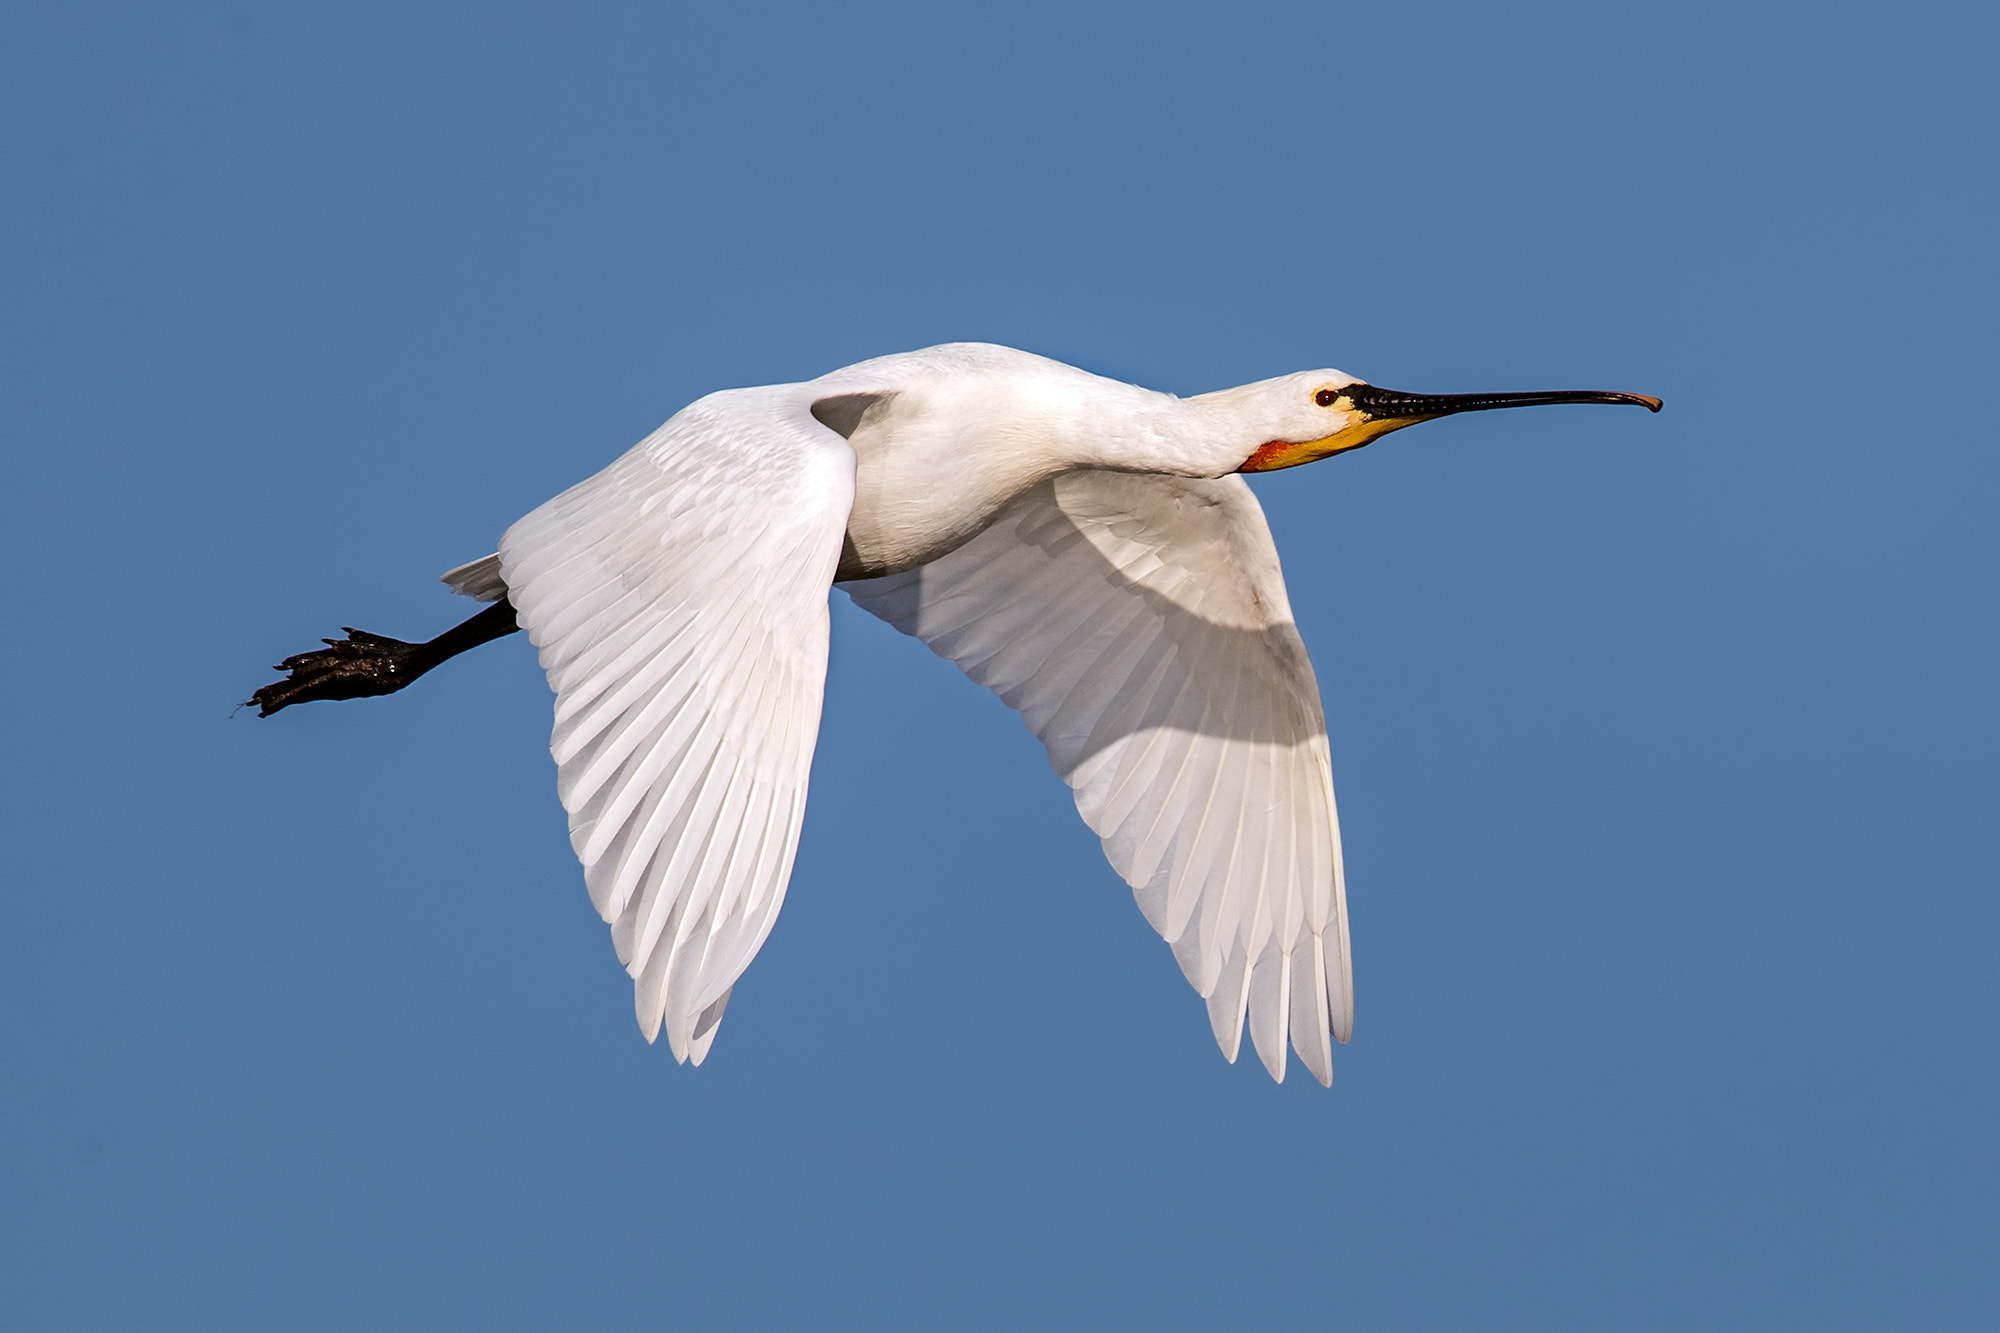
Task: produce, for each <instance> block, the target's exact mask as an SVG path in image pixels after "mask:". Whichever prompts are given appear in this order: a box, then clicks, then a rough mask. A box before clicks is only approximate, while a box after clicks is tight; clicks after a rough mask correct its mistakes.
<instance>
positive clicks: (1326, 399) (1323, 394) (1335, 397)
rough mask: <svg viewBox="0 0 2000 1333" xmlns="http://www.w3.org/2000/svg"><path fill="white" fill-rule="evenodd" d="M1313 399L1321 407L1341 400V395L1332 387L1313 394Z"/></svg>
mask: <svg viewBox="0 0 2000 1333" xmlns="http://www.w3.org/2000/svg"><path fill="white" fill-rule="evenodd" d="M1313 401H1314V402H1315V403H1318V404H1319V405H1320V406H1321V407H1332V406H1333V405H1334V404H1335V403H1337V402H1339V401H1340V395H1339V394H1338V393H1336V392H1335V391H1334V390H1332V389H1321V390H1320V391H1319V392H1318V393H1316V394H1314V395H1313Z"/></svg>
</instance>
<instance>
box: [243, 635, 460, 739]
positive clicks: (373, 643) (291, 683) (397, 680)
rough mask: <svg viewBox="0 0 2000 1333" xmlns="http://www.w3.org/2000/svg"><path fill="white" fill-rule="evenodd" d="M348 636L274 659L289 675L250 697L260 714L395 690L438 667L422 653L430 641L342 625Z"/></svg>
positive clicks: (428, 654) (430, 655)
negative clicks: (317, 648) (316, 648)
mask: <svg viewBox="0 0 2000 1333" xmlns="http://www.w3.org/2000/svg"><path fill="white" fill-rule="evenodd" d="M342 628H344V629H346V630H347V638H346V639H344V640H343V639H321V640H320V642H321V643H324V644H325V645H326V647H325V648H323V649H321V650H320V651H318V652H312V653H300V654H298V655H297V656H296V657H288V658H286V659H285V660H284V661H282V662H280V663H278V665H277V667H276V668H275V670H278V671H289V672H291V675H290V676H289V677H288V678H286V679H284V680H280V681H275V682H273V683H272V684H269V685H266V686H265V687H264V688H263V689H261V690H259V691H257V692H256V693H255V694H253V695H251V696H250V700H249V702H251V703H253V704H255V705H256V706H257V715H258V716H259V717H269V716H271V714H273V713H275V712H277V711H278V710H279V709H280V708H289V707H291V706H292V705H293V704H302V703H309V702H311V701H312V700H314V699H365V698H367V697H368V696H370V695H374V694H394V693H395V692H396V691H397V690H400V689H402V688H403V687H404V686H405V685H408V684H409V683H410V682H411V681H413V680H415V679H416V678H417V677H418V676H421V675H423V674H424V672H426V671H429V670H430V669H431V668H432V667H434V666H436V665H437V657H436V654H435V653H433V652H429V651H426V650H427V649H428V648H429V646H430V645H428V644H422V643H404V642H403V641H402V640H401V639H388V638H384V637H383V636H382V635H380V634H370V633H369V632H368V631H367V630H361V629H354V628H352V627H349V626H342Z"/></svg>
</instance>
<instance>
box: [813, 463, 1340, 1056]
mask: <svg viewBox="0 0 2000 1333" xmlns="http://www.w3.org/2000/svg"><path fill="white" fill-rule="evenodd" d="M840 586H841V587H843V588H845V589H846V590H847V591H848V592H849V594H850V595H851V596H852V597H853V598H854V600H855V602H856V603H857V604H858V605H860V606H862V607H865V608H866V609H867V610H869V611H872V612H874V613H875V614H876V615H878V616H880V617H882V618H883V619H884V620H886V621H888V622H889V623H890V624H892V625H894V626H896V628H898V629H900V630H902V631H903V632H905V633H907V634H912V635H914V636H916V637H917V638H919V639H922V640H923V641H924V642H925V643H926V644H928V645H930V647H931V648H932V649H933V650H934V651H936V652H937V653H938V654H940V655H941V656H944V657H948V658H951V659H952V660H953V661H955V662H957V663H958V665H959V666H960V667H961V668H963V669H964V671H965V674H966V675H968V676H970V677H971V678H972V679H973V680H974V681H976V682H978V683H979V684H981V685H985V686H987V687H988V688H990V689H991V690H993V692H994V693H996V694H998V695H999V696H1000V697H1001V698H1002V699H1003V700H1005V701H1006V702H1007V704H1008V705H1009V706H1011V707H1013V708H1015V709H1018V710H1019V711H1020V713H1021V716H1022V718H1023V720H1024V721H1026V722H1027V724H1028V728H1029V730H1031V731H1033V732H1034V733H1035V735H1036V736H1038V737H1040V738H1041V741H1042V743H1043V744H1044V745H1045V746H1047V747H1048V752H1049V760H1050V762H1051V763H1052V764H1054V765H1055V769H1056V772H1057V773H1058V774H1060V775H1061V776H1062V778H1063V780H1064V781H1065V782H1067V783H1069V784H1070V786H1071V787H1073V788H1075V790H1076V805H1077V809H1078V811H1080V812H1081V813H1082V815H1083V819H1084V822H1085V823H1087V824H1088V825H1090V827H1091V829H1092V830H1094V831H1095V832H1096V833H1097V834H1098V836H1099V837H1101V838H1102V839H1103V840H1104V851H1105V855H1106V856H1108V857H1109V858H1110V860H1111V864H1112V867H1113V868H1114V869H1116V870H1117V871H1118V873H1119V874H1121V875H1123V876H1124V877H1125V879H1126V881H1127V882H1128V883H1129V884H1131V885H1132V887H1133V890H1134V894H1135V896H1136V897H1137V898H1138V901H1139V907H1140V910H1141V911H1143V912H1144V913H1145V914H1146V919H1147V920H1148V921H1150V922H1151V923H1152V924H1153V927H1154V928H1155V929H1156V930H1158V931H1159V932H1160V934H1161V935H1162V936H1164V937H1165V938H1166V940H1167V941H1168V943H1170V944H1171V945H1173V949H1174V956H1175V957H1176V958H1177V959H1178V960H1179V961H1180V965H1181V969H1182V970H1183V971H1184V972H1185V973H1186V974H1187V978H1188V980H1189V981H1190V982H1192V983H1194V987H1195V989H1196V990H1197V991H1199V992H1201V994H1202V995H1203V996H1204V997H1205V998H1206V999H1207V1001H1208V1011H1209V1019H1210V1022H1211V1024H1212V1025H1213V1027H1214V1029H1215V1038H1216V1041H1217V1042H1218V1043H1219V1044H1220V1045H1221V1047H1222V1050H1223V1054H1225V1055H1226V1056H1228V1058H1229V1059H1230V1060H1232V1061H1233V1060H1235V1058H1236V1054H1237V1049H1238V1047H1239V1045H1240V1044H1241V1041H1242V1033H1243V1020H1244V1016H1245V1013H1246V1011H1247V1013H1248V1016H1249V1020H1250V1034H1251V1037H1252V1039H1253V1040H1254V1041H1255V1042H1256V1044H1257V1051H1258V1054H1259V1055H1260V1056H1262V1057H1263V1060H1264V1066H1265V1068H1267V1069H1269V1070H1270V1071H1271V1076H1272V1077H1273V1078H1279V1079H1282V1078H1283V1077H1284V1068H1285V1037H1286V1029H1287V1027H1289V1028H1290V1033H1291V1040H1292V1045H1293V1046H1294V1048H1295V1049H1296V1050H1297V1051H1298V1053H1299V1056H1300V1058H1301V1059H1303V1060H1304V1061H1305V1063H1306V1066H1307V1067H1308V1068H1310V1069H1311V1070H1312V1072H1313V1073H1314V1075H1316V1076H1317V1077H1318V1078H1319V1080H1320V1082H1322V1083H1330V1082H1331V1081H1332V1078H1333V1050H1332V1044H1331V1042H1332V1039H1334V1038H1338V1039H1339V1040H1340V1041H1343V1042H1344V1041H1346V1040H1347V1038H1348V1034H1349V1032H1350V1031H1351V1029H1352V1025H1353V1012H1354V988H1353V982H1352V978H1351V974H1350V971H1349V961H1348V944H1347V907H1346V896H1345V889H1344V887H1343V883H1342V878H1341V867H1340V832H1339V827H1338V824H1337V822H1336V817H1335V812H1334V804H1333V779H1332V774H1331V769H1330V767H1329V764H1328V759H1327V743H1326V723H1325V720H1324V717H1323V716H1322V714H1321V712H1320V701H1319V687H1318V685H1317V684H1316V683H1315V681H1314V679H1313V671H1312V664H1311V663H1310V662H1309V661H1308V660H1307V658H1306V651H1305V645H1304V643H1303V642H1302V641H1301V640H1300V639H1299V634H1298V630H1297V629H1296V628H1295V627H1294V626H1293V624H1292V613H1291V606H1290V604H1289V602H1288V601H1287V600H1286V597H1285V586H1284V579H1283V577H1282V575H1281V574H1280V572H1279V569H1278V553H1277V550H1276V548H1275V547H1274V546H1273V545H1272V544H1271V534H1270V529H1269V528H1268V527H1267V526H1266V525H1265V523H1264V512H1263V510H1262V509H1261V508H1259V507H1258V504H1257V500H1256V497H1255V496H1253V495H1252V494H1251V493H1250V488H1249V487H1248V486H1247V485H1246V484H1245V483H1244V481H1243V479H1242V478H1241V477H1234V476H1231V477H1224V478H1221V479H1219V480H1212V481H1207V480H1192V479H1188V478H1181V477H1162V476H1149V475H1143V474H1138V473H1126V472H1097V471H1085V472H1072V473H1067V474H1064V475H1062V476H1059V477H1057V478H1055V479H1054V480H1053V481H1050V482H1045V483H1043V484H1042V485H1040V486H1038V487H1036V488H1035V489H1034V490H1032V491H1029V492H1028V493H1027V494H1025V495H1023V496H1022V497H1021V498H1020V499H1018V500H1016V501H1015V502H1014V503H1013V504H1012V505H1011V506H1009V507H1008V508H1007V509H1006V510H1005V511H1003V512H1002V514H1001V516H1000V518H999V519H998V520H997V521H996V522H995V523H994V524H993V525H992V526H991V527H990V528H988V529H987V530H986V531H984V532H982V533H981V534H980V535H979V536H977V537H975V538H973V540H972V541H970V542H968V543H966V544H965V545H964V546H962V547H960V548H959V549H957V550H956V551H953V552H952V553H951V554H949V555H947V556H944V557H942V558H941V559H938V560H935V561H933V562H932V563H930V564H928V565H924V566H921V567H920V568H917V569H914V570H911V571H909V572H908V573H904V574H896V575H891V576H889V577H887V578H880V579H865V580H856V581H854V582H851V583H843V584H841V585H840Z"/></svg>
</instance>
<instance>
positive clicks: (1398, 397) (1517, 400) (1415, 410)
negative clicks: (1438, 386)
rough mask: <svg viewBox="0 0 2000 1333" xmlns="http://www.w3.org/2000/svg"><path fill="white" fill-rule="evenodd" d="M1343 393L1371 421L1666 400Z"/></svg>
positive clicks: (1354, 388) (1565, 393)
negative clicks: (1509, 408) (1508, 408)
mask: <svg viewBox="0 0 2000 1333" xmlns="http://www.w3.org/2000/svg"><path fill="white" fill-rule="evenodd" d="M1340 396H1341V397H1343V398H1345V399H1347V400H1348V401H1349V402H1351V403H1353V404H1354V405H1355V406H1356V407H1358V408H1360V409H1361V410H1362V411H1363V412H1364V413H1366V414H1367V416H1368V419H1369V420H1370V421H1388V420H1407V419H1409V418H1411V417H1448V416H1450V415H1452V414H1453V413H1455V412H1490V411H1492V410H1493V409H1494V408H1496V407H1547V406H1550V405H1551V404H1554V403H1631V404H1633V405H1634V406H1636V407H1643V408H1645V409H1646V410H1647V411H1648V412H1657V411H1659V410H1660V408H1661V406H1662V404H1661V402H1660V400H1659V399H1657V398H1649V397H1648V396H1646V395H1645V394H1643V393H1601V392H1599V391H1597V390H1595V389H1560V390H1557V391H1555V392H1553V393H1398V392H1397V391H1396V390H1394V389H1378V388H1376V387H1375V386H1374V385H1372V384H1350V385H1348V386H1347V387H1346V388H1345V389H1342V390H1341V391H1340Z"/></svg>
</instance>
